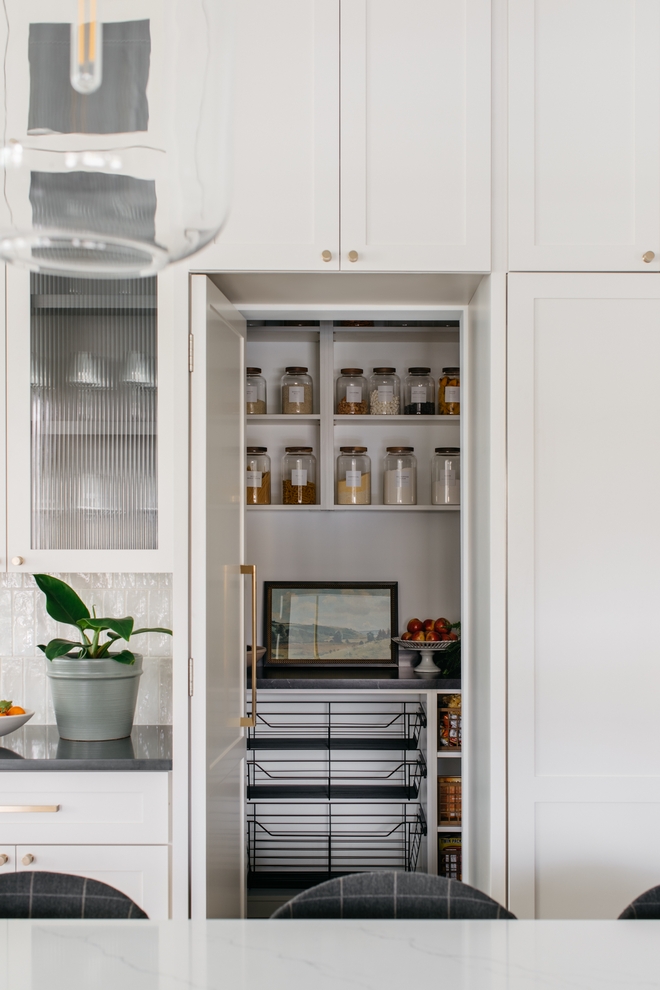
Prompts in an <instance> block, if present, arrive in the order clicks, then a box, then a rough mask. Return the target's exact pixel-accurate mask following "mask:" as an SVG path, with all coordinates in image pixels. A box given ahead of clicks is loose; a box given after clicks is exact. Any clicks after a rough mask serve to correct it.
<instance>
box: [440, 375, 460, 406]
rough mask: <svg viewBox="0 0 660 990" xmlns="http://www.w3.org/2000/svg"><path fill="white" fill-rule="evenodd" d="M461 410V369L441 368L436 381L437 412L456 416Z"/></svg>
mask: <svg viewBox="0 0 660 990" xmlns="http://www.w3.org/2000/svg"><path fill="white" fill-rule="evenodd" d="M460 411H461V369H460V368H443V369H442V378H441V379H440V381H439V382H438V412H439V413H440V415H441V416H458V415H459V414H460Z"/></svg>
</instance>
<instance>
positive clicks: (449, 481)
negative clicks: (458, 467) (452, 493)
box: [440, 471, 456, 485]
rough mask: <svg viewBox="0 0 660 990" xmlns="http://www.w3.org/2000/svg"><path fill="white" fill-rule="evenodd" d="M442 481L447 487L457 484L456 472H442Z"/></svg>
mask: <svg viewBox="0 0 660 990" xmlns="http://www.w3.org/2000/svg"><path fill="white" fill-rule="evenodd" d="M440 480H441V481H444V483H445V484H446V485H455V484H456V472H455V471H441V472H440Z"/></svg>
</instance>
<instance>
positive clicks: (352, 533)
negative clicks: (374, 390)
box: [192, 276, 496, 916]
mask: <svg viewBox="0 0 660 990" xmlns="http://www.w3.org/2000/svg"><path fill="white" fill-rule="evenodd" d="M212 278H213V281H214V282H215V283H216V284H217V285H219V286H220V287H221V288H223V289H225V291H226V292H227V294H228V295H229V294H230V293H233V294H234V295H236V294H238V295H240V292H239V293H236V292H235V283H236V281H237V280H238V277H237V276H233V277H231V278H230V279H229V281H230V282H232V284H230V285H229V286H228V285H227V281H228V279H227V278H226V277H223V276H215V277H212ZM311 278H314V277H311ZM372 278H373V277H372ZM472 278H473V284H472V285H471V286H470V287H469V289H467V288H464V290H463V292H464V294H465V293H466V292H468V291H469V296H468V300H467V301H466V300H464V299H460V293H457V294H456V295H458V296H459V298H458V301H457V303H455V304H451V303H445V304H440V305H438V304H437V303H436V304H433V305H428V304H427V305H425V304H424V303H421V304H419V303H414V302H412V300H411V301H410V302H409V303H408V305H406V306H405V307H404V306H401V305H391V304H390V305H384V306H383V305H381V306H378V305H376V306H374V305H373V304H367V303H365V302H364V300H361V301H360V302H358V303H357V304H356V305H354V306H353V307H351V305H350V303H349V304H347V303H346V302H344V301H342V302H340V303H339V304H337V303H334V304H330V305H329V304H327V303H325V304H323V305H318V306H309V305H307V304H304V303H303V304H301V303H300V302H299V301H292V302H289V303H288V304H285V305H283V304H282V303H281V302H280V303H278V304H272V305H270V306H269V304H268V303H267V302H264V301H262V302H258V303H256V304H247V305H246V304H245V303H244V302H241V301H240V300H238V301H237V302H236V304H235V305H236V308H237V309H238V310H239V312H240V314H241V316H243V317H244V318H245V321H246V325H245V330H244V333H245V346H244V354H243V369H245V368H248V367H249V368H259V369H261V375H262V376H263V377H264V378H265V379H266V383H267V394H268V400H267V402H268V404H267V411H266V412H265V413H257V414H250V415H246V416H244V419H243V423H242V430H241V433H242V443H243V448H242V450H241V459H240V463H241V465H242V468H241V476H242V477H245V464H246V461H245V451H246V448H247V447H262V448H263V447H265V448H267V451H268V455H269V457H270V461H271V500H272V501H271V504H270V505H263V504H260V505H249V504H248V505H245V504H243V505H242V507H241V508H242V518H243V525H244V534H245V535H244V541H245V542H244V546H245V556H244V559H245V561H246V562H247V563H248V564H250V565H252V564H254V565H256V568H257V575H258V582H257V589H258V594H257V628H258V638H259V643H260V645H261V643H262V642H264V640H262V638H261V637H262V635H263V634H262V630H264V600H263V588H264V582H268V581H293V582H308V581H317V582H347V581H349V582H353V581H355V582H369V581H396V582H397V583H398V597H399V629H398V630H397V631H398V632H399V633H401V632H403V631H404V629H405V623H406V622H407V621H408V620H409V619H410V618H412V617H415V616H416V617H419V618H421V619H425V618H428V617H433V618H437V617H439V616H444V617H446V618H448V619H449V620H450V621H452V622H457V621H459V620H460V621H461V622H462V631H461V640H462V679H461V681H460V682H457V681H455V680H454V681H452V682H450V681H448V680H443V678H441V677H438V678H435V679H434V678H432V677H431V678H429V677H425V676H420V675H415V673H414V670H413V667H414V665H415V664H416V663H417V655H416V654H414V653H412V652H404V651H400V653H399V667H398V668H394V669H392V668H389V669H388V668H373V667H371V668H366V669H365V667H364V666H362V667H356V666H353V667H343V666H342V667H340V668H334V669H328V668H327V667H325V668H323V669H321V670H319V669H318V668H316V669H310V667H309V666H308V667H306V668H301V667H285V668H284V669H282V668H274V666H271V665H268V664H266V666H265V667H264V668H263V669H262V668H260V669H259V672H258V675H257V684H258V702H257V707H258V718H257V726H256V728H251V729H250V730H249V732H248V739H247V752H246V755H245V769H244V781H243V783H244V788H245V789H244V791H243V796H244V798H245V800H246V803H245V805H244V818H243V828H244V830H245V831H244V834H245V838H246V845H245V849H246V853H245V855H246V861H245V860H244V862H243V870H242V873H243V878H244V880H243V882H245V878H247V883H248V889H247V895H248V897H247V913H248V916H260V910H261V911H262V914H261V916H266V915H267V914H268V913H269V912H270V911H272V910H273V909H274V907H275V906H276V905H277V902H278V897H279V898H280V899H281V900H285V899H286V898H287V897H288V896H290V894H291V893H292V892H294V891H295V890H296V889H300V888H301V887H303V886H305V885H309V884H310V883H312V882H318V880H319V879H324V878H325V876H327V875H331V874H333V873H334V872H341V871H342V870H344V871H348V870H354V869H357V870H360V869H368V868H370V867H373V866H376V867H377V866H378V865H381V866H382V867H389V868H398V869H411V868H412V869H417V870H422V871H429V872H433V873H436V872H438V870H440V871H441V872H443V871H444V870H445V869H447V865H446V863H447V862H448V861H449V858H451V857H448V856H446V855H443V853H444V847H445V846H447V841H446V840H447V839H448V838H450V839H455V840H458V839H460V842H456V843H455V846H457V847H458V846H462V871H461V872H462V876H463V879H465V880H468V882H475V879H476V878H477V877H478V875H479V873H480V872H482V873H483V872H488V870H489V869H490V855H489V846H490V843H491V842H492V836H493V830H492V829H490V822H489V820H490V817H491V808H490V802H491V792H490V775H491V770H492V768H491V767H490V758H489V741H488V734H489V731H490V727H489V719H488V709H489V706H490V703H491V701H490V678H489V677H488V676H484V674H483V673H481V672H480V671H486V670H487V668H488V662H489V647H488V643H487V641H486V640H485V639H484V634H483V630H485V629H486V627H487V624H488V596H489V594H490V592H489V574H488V572H487V569H486V568H484V564H485V563H486V562H487V560H488V532H487V530H488V512H487V511H486V509H485V506H487V504H488V503H487V490H488V484H489V480H488V475H489V467H490V465H489V452H488V433H489V429H490V424H489V417H490V375H491V356H490V349H491V336H490V333H489V329H490V314H491V308H490V303H491V285H490V279H489V277H485V278H484V279H476V284H477V288H476V292H475V287H474V277H472ZM298 280H300V277H298ZM208 281H210V279H209V280H208ZM280 281H281V282H282V283H286V277H285V276H280ZM342 281H343V283H344V285H346V279H343V280H342ZM351 281H353V280H351ZM429 281H430V280H429ZM438 281H441V280H440V279H437V277H436V282H438ZM384 284H385V279H384V278H383V279H381V285H383V286H384ZM352 290H353V292H354V291H355V290H354V288H353V287H352ZM371 291H372V287H370V292H371ZM279 298H280V300H281V298H282V293H279ZM230 299H231V296H230ZM231 301H232V302H233V301H234V300H231ZM469 302H471V305H470V304H469ZM220 308H221V307H220ZM193 316H194V308H193ZM194 326H195V320H194V318H193V327H194ZM290 366H295V367H298V368H300V367H303V368H307V369H308V373H309V375H310V376H311V378H312V381H313V395H314V397H313V407H312V412H310V413H305V414H285V413H282V404H281V394H282V392H281V379H282V376H283V375H284V373H285V369H286V368H287V367H290ZM384 366H385V367H390V368H392V367H394V368H396V373H397V374H398V375H399V377H400V378H401V379H402V382H403V379H404V378H405V377H406V375H407V374H408V369H409V368H410V367H419V366H422V367H428V368H430V369H431V375H432V376H433V378H434V381H435V392H436V395H435V399H436V401H437V384H438V380H439V378H441V377H442V370H443V368H445V367H460V369H461V408H460V415H445V416H442V415H437V413H436V414H435V415H405V414H398V415H369V414H366V415H341V414H339V413H337V411H336V389H335V385H336V380H337V378H338V377H339V376H340V374H341V370H342V369H344V368H353V369H363V371H364V374H365V376H366V377H367V378H369V376H370V375H371V373H372V370H373V369H374V368H378V367H384ZM244 375H245V372H244V371H243V379H244ZM209 385H210V386H211V387H212V383H211V382H209ZM241 401H242V408H243V409H245V393H244V390H242V391H241ZM193 426H194V415H193ZM479 432H482V433H483V438H482V439H481V440H479V439H478V434H479ZM291 446H303V447H311V448H312V450H313V453H314V455H315V457H316V460H317V477H316V484H317V503H316V504H302V505H285V504H283V499H282V474H281V462H282V457H283V455H284V451H285V448H286V447H291ZM343 446H361V447H366V448H367V452H368V456H369V457H370V459H371V473H372V480H371V504H368V505H338V504H336V463H337V457H338V456H339V453H340V448H341V447H343ZM389 446H405V447H413V448H414V453H415V456H416V459H417V503H416V504H413V505H386V504H383V487H382V485H383V462H384V458H385V452H386V448H387V447H389ZM436 447H460V451H461V499H460V504H459V505H433V504H432V496H431V492H432V488H431V486H432V480H431V462H432V458H433V456H434V451H435V448H436ZM241 499H242V502H243V503H245V501H246V488H245V487H242V490H241ZM484 499H485V501H484ZM193 502H194V498H193ZM193 544H194V539H193ZM193 566H194V556H193ZM478 572H479V573H478ZM245 597H246V599H247V598H249V595H246V596H245ZM480 599H481V601H482V603H485V604H484V605H482V606H481V607H480V604H479V600H480ZM243 615H244V627H243V629H242V639H243V641H244V642H245V643H250V642H251V638H252V635H251V616H250V610H249V607H247V602H246V603H245V605H244V607H243ZM197 676H199V674H198V675H197ZM324 679H326V683H327V690H325V689H324V685H323V680H324ZM459 683H460V687H459V686H458V685H459ZM459 694H462V723H463V724H462V745H461V748H460V750H457V747H455V746H454V747H453V750H452V751H451V752H447V751H444V752H443V751H442V750H441V747H440V743H439V736H438V706H440V707H441V708H443V707H444V709H445V711H444V716H445V717H446V716H447V712H446V708H447V704H448V702H449V698H450V697H451V696H454V702H453V703H454V704H455V703H456V696H457V695H459ZM247 712H248V715H249V714H250V695H248V703H247ZM415 713H417V715H415ZM210 714H211V713H210V712H209V711H207V719H208V718H209V717H210ZM420 715H421V722H420V723H419V725H418V726H417V728H416V729H415V730H410V719H411V718H412V719H413V721H414V720H415V719H416V718H419V717H420ZM442 718H443V712H441V713H440V719H441V720H442ZM331 721H333V726H334V728H333V729H332V731H333V732H334V733H335V734H338V735H340V736H341V735H342V733H343V734H344V735H349V736H351V737H352V738H353V739H355V738H356V737H357V736H359V735H360V734H362V736H363V737H364V738H363V740H362V742H361V743H360V745H359V746H358V747H357V748H356V749H355V751H353V752H351V753H349V752H346V751H345V745H346V744H344V752H342V753H340V754H337V753H332V752H327V751H326V752H323V753H319V751H318V749H315V745H317V744H310V740H311V739H312V738H313V737H314V736H319V735H323V734H325V733H328V732H330V731H331V730H330V722H331ZM284 725H286V726H287V727H288V729H287V733H286V736H287V738H286V740H285V745H284V747H283V749H282V751H278V750H277V740H278V738H280V739H281V738H282V737H283V736H282V733H283V728H282V727H283V726H284ZM386 726H387V728H386ZM406 726H408V728H406ZM374 733H375V734H376V735H378V734H380V736H381V742H380V743H379V744H378V746H372V747H371V748H369V747H370V745H371V744H370V743H369V738H371V739H372V741H373V737H374ZM388 735H389V736H390V737H391V742H392V743H393V745H392V747H391V752H389V753H385V752H383V749H382V747H383V746H386V743H385V742H383V737H385V736H388ZM397 736H402V738H400V739H399V740H398V742H397V741H396V739H395V737H397ZM261 746H264V747H265V751H264V750H262V749H261V748H260V747H261ZM306 746H309V748H305V747H306ZM287 747H288V751H285V749H286V748H287ZM378 749H380V751H376V750H378ZM291 750H295V752H293V753H292V752H291ZM326 750H327V747H326ZM411 750H414V753H415V754H416V755H411V752H410V751H411ZM194 753H195V746H194V740H193V753H192V756H193V765H194V758H195V757H194ZM209 755H210V754H209ZM192 773H193V795H194V793H195V787H194V779H195V773H194V770H193V771H192ZM330 774H334V777H333V778H332V780H333V781H334V782H335V783H336V782H337V781H340V782H342V781H343V782H345V783H348V784H349V785H352V786H353V787H354V788H355V790H354V792H351V793H355V795H356V797H355V798H352V799H351V800H350V801H348V802H347V801H346V800H345V801H344V802H341V803H339V804H337V803H336V802H331V801H322V802H321V803H320V804H319V802H318V801H315V802H312V803H310V802H309V799H305V793H306V788H307V793H310V792H309V785H310V781H311V782H314V783H318V781H319V780H325V781H326V783H328V782H329V781H330ZM440 776H443V777H450V778H452V777H453V778H458V777H460V778H461V780H462V785H463V786H462V816H460V817H459V816H457V815H456V813H455V811H454V813H453V817H452V818H451V820H450V821H444V822H443V821H442V820H441V818H439V805H438V800H437V799H438V788H437V784H438V781H437V778H438V777H440ZM207 777H208V775H207ZM376 782H377V783H378V784H380V785H383V784H384V785H388V784H389V785H390V786H391V788H392V790H391V794H392V799H391V800H390V801H389V802H387V801H386V802H385V804H383V799H384V796H385V795H386V794H387V793H388V792H387V791H386V790H385V791H384V790H383V787H382V786H379V787H377V789H376V790H374V789H373V787H374V784H375V783H376ZM411 782H412V787H410V786H408V785H410V783H411ZM266 783H267V784H268V785H269V786H268V788H267V789H266V790H263V786H262V785H264V786H265V784H266ZM206 786H207V788H210V789H209V790H208V791H207V801H213V797H212V795H211V790H212V787H211V785H210V784H209V780H208V779H207V781H206ZM260 786H261V790H260ZM278 787H279V790H278ZM402 787H403V789H402ZM406 787H407V788H408V791H407V793H408V797H407V799H406V800H405V801H402V800H401V797H402V794H403V790H405V788H406ZM370 792H371V793H372V794H377V795H378V800H377V801H376V802H375V803H374V801H373V800H372V799H371V798H370V796H369V794H370ZM265 793H267V794H268V799H267V800H264V799H263V798H262V797H260V795H263V794H265ZM454 793H455V792H454ZM194 807H195V803H194V800H193V809H194ZM415 807H417V808H418V809H419V813H417V811H415ZM193 813H194V812H193ZM383 815H385V817H382V816H383ZM374 816H375V817H374ZM379 816H380V818H379ZM388 816H389V817H388ZM377 819H378V820H377ZM420 823H421V824H420ZM495 831H496V830H495ZM367 834H368V835H370V836H371V841H365V836H367ZM297 836H298V837H299V838H297ZM310 836H311V839H310ZM392 836H394V837H395V840H394V842H393V840H392ZM207 848H208V847H207ZM455 852H456V850H455V848H454V850H453V851H452V850H450V853H451V855H453V856H454V865H453V869H454V871H456V869H457V868H458V869H460V866H459V867H457V865H456V856H455ZM439 853H440V859H439ZM207 860H208V863H209V864H210V863H211V862H212V861H213V860H214V853H213V852H212V851H211V850H210V849H209V850H208V856H207ZM330 863H331V865H328V864H330ZM301 864H302V865H301ZM305 869H306V871H307V873H308V874H309V877H308V882H307V884H305V879H304V877H303V878H302V880H301V882H300V883H299V884H296V882H295V876H294V875H293V874H295V872H296V871H297V872H298V873H304V872H305ZM212 873H213V869H212V867H211V866H210V865H209V867H208V869H207V873H206V881H205V884H204V885H205V886H207V885H208V886H209V887H210V884H211V877H212ZM269 874H270V876H271V878H273V883H272V884H271V882H270V880H269ZM453 875H456V872H454V874H453ZM194 883H195V870H194V869H193V889H194ZM243 896H244V895H243ZM243 903H244V904H245V901H244V902H243ZM207 909H208V905H207Z"/></svg>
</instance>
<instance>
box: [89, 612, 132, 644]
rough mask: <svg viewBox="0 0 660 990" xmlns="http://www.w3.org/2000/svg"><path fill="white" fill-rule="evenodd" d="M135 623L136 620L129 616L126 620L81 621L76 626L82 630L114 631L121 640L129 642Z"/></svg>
mask: <svg viewBox="0 0 660 990" xmlns="http://www.w3.org/2000/svg"><path fill="white" fill-rule="evenodd" d="M134 622H135V619H133V618H132V617H131V616H130V615H127V616H126V618H125V619H79V620H78V622H77V623H76V625H77V626H78V627H79V628H80V629H98V630H99V631H100V632H105V631H107V630H108V629H112V630H113V632H116V633H117V637H118V638H119V639H125V640H126V641H127V642H128V640H129V639H130V638H131V634H132V632H133V623H134Z"/></svg>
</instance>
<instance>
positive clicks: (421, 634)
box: [412, 629, 426, 643]
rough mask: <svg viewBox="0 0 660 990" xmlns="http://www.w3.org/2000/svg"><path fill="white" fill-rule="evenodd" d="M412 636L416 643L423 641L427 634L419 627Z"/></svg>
mask: <svg viewBox="0 0 660 990" xmlns="http://www.w3.org/2000/svg"><path fill="white" fill-rule="evenodd" d="M412 638H413V640H414V642H415V643H419V642H422V643H423V642H424V640H425V638H426V634H425V632H424V630H423V629H418V630H417V632H414V633H413V634H412Z"/></svg>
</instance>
